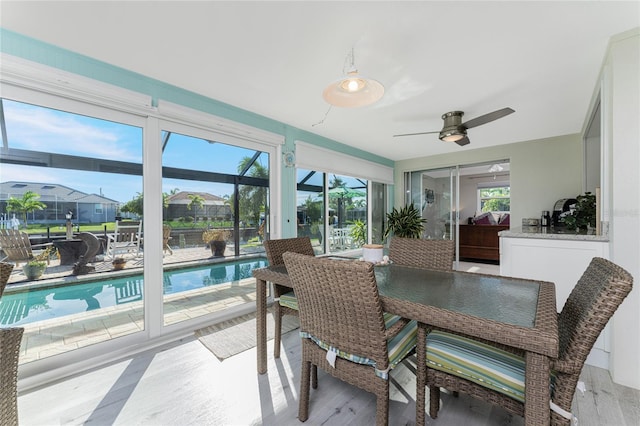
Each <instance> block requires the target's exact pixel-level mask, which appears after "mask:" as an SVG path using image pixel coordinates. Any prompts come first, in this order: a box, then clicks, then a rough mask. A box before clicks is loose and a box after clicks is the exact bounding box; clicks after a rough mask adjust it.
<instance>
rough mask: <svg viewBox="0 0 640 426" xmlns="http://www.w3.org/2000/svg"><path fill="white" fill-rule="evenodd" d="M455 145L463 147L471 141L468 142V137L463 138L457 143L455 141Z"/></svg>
mask: <svg viewBox="0 0 640 426" xmlns="http://www.w3.org/2000/svg"><path fill="white" fill-rule="evenodd" d="M456 143H457V144H458V145H460V146H465V145H469V143H471V141H470V140H469V138H468V137H466V136H465V137H464V138H462V139H460V140H459V141H456Z"/></svg>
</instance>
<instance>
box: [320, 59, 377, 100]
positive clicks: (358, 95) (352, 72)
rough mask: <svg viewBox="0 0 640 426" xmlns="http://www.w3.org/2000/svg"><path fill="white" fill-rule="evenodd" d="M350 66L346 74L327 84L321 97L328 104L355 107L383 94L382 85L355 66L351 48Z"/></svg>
mask: <svg viewBox="0 0 640 426" xmlns="http://www.w3.org/2000/svg"><path fill="white" fill-rule="evenodd" d="M350 56H351V67H350V68H349V71H348V72H347V74H346V75H345V76H344V77H342V78H340V79H339V80H336V81H334V82H332V83H331V84H329V85H328V86H327V87H326V88H325V89H324V91H323V92H322V97H323V98H324V100H325V101H327V102H328V103H329V104H331V105H333V106H337V107H343V108H355V107H361V106H365V105H370V104H372V103H374V102H377V101H379V100H380V98H382V95H384V86H383V85H382V84H380V83H379V82H378V81H376V80H373V79H370V78H366V77H364V76H362V75H360V74H359V73H358V70H357V69H356V67H355V59H354V55H353V49H351V55H350Z"/></svg>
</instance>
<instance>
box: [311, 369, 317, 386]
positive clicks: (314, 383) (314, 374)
mask: <svg viewBox="0 0 640 426" xmlns="http://www.w3.org/2000/svg"><path fill="white" fill-rule="evenodd" d="M311 387H312V388H314V389H318V366H317V365H315V364H312V365H311Z"/></svg>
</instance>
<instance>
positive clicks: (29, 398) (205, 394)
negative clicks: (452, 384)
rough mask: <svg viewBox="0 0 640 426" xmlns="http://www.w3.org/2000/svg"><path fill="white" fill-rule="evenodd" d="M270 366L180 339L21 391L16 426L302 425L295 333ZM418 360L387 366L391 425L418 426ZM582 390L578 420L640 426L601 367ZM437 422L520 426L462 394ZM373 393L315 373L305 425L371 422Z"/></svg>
mask: <svg viewBox="0 0 640 426" xmlns="http://www.w3.org/2000/svg"><path fill="white" fill-rule="evenodd" d="M283 348H284V350H283V351H282V357H281V358H280V359H279V360H275V359H274V358H273V356H272V355H271V354H273V341H272V340H271V341H269V345H268V350H269V354H270V356H269V364H268V368H269V371H268V373H267V374H265V375H258V374H257V372H256V350H255V348H254V349H251V350H248V351H245V352H243V353H241V354H238V355H235V356H233V357H231V358H228V359H226V360H224V361H222V362H221V361H219V360H218V359H217V358H216V357H215V356H214V355H213V354H212V353H211V352H209V351H208V350H207V349H206V348H205V347H204V346H203V345H202V344H200V342H199V341H197V340H195V339H188V340H183V341H181V342H176V343H175V344H173V345H171V346H169V347H165V348H162V349H159V350H155V351H151V352H146V353H143V354H140V355H138V356H135V357H134V358H131V359H126V360H123V361H120V362H115V363H113V364H111V365H109V366H106V367H102V368H99V369H96V370H93V371H90V372H87V373H85V374H82V375H79V376H77V377H72V378H69V379H66V380H64V381H61V382H59V383H56V384H53V385H49V386H47V387H45V388H41V389H37V390H34V391H31V392H29V393H24V394H21V395H20V396H19V399H18V411H19V416H20V424H21V425H23V426H29V425H34V426H35V425H38V426H39V425H81V424H89V425H181V426H182V425H259V424H264V425H285V426H286V425H300V424H301V423H300V422H299V421H298V420H297V418H296V415H297V412H298V388H299V369H300V357H299V353H300V338H299V336H298V333H297V331H295V330H294V331H293V332H290V333H287V334H285V335H284V336H283ZM414 371H415V359H411V358H410V359H409V360H408V361H405V363H404V364H403V365H400V366H399V367H398V368H396V369H395V370H394V371H393V372H392V376H391V404H390V405H391V407H390V416H389V420H390V421H389V424H391V425H414V424H415V376H414ZM582 379H583V380H584V381H585V383H586V388H587V390H586V392H585V393H584V394H582V393H581V392H580V391H578V392H577V394H576V397H575V400H574V404H573V408H574V414H575V415H577V417H578V419H579V425H580V426H596V425H597V426H602V425H612V426H613V425H615V426H624V425H629V426H632V425H633V426H637V425H638V424H640V402H639V401H640V391H637V390H632V389H630V388H626V387H623V386H619V385H614V384H612V382H611V380H610V378H609V374H608V372H607V371H605V370H602V369H598V368H595V367H590V366H586V367H585V370H584V371H583V374H582ZM442 404H443V406H442V409H441V411H440V416H439V417H438V419H437V420H432V419H430V418H429V417H428V416H427V424H430V425H441V426H460V425H464V426H471V425H522V424H523V423H524V422H523V419H522V418H519V417H513V416H511V415H509V414H508V413H506V412H505V411H503V410H501V409H499V408H496V407H492V406H490V405H487V404H485V403H482V402H480V401H477V400H473V399H471V398H468V397H466V396H464V395H461V396H460V397H459V398H453V397H451V396H449V395H443V397H442ZM374 415H375V399H374V397H373V395H371V394H368V393H366V392H363V391H360V390H358V389H356V388H354V387H351V386H349V385H345V384H344V383H342V382H340V381H338V380H336V379H334V378H332V377H330V376H327V375H326V374H324V373H322V372H319V386H318V389H317V390H312V392H311V405H310V418H309V420H308V421H307V422H306V423H305V424H307V425H327V426H330V425H372V424H374Z"/></svg>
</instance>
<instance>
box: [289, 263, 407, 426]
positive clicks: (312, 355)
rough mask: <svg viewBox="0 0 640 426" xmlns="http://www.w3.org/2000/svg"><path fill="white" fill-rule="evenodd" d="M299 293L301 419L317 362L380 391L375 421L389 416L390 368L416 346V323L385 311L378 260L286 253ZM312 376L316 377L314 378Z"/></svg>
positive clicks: (353, 382) (306, 409)
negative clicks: (373, 262) (377, 276)
mask: <svg viewBox="0 0 640 426" xmlns="http://www.w3.org/2000/svg"><path fill="white" fill-rule="evenodd" d="M283 258H284V261H285V265H286V267H287V273H288V275H289V278H290V280H291V283H292V285H293V289H294V291H295V292H296V295H297V297H298V304H299V308H300V335H301V337H302V363H301V364H302V367H301V369H302V371H301V380H300V392H299V394H300V401H299V409H298V419H299V420H300V421H305V420H307V419H308V417H309V386H310V384H311V385H312V386H313V387H314V388H316V387H317V379H314V380H311V373H312V368H313V369H314V370H315V369H316V368H317V367H320V368H321V369H323V370H324V371H326V372H327V373H329V374H330V375H332V376H334V377H336V378H339V379H341V380H343V381H345V382H347V383H350V384H351V385H353V386H357V387H359V388H361V389H363V390H365V391H368V392H371V393H374V394H375V395H376V408H377V409H376V424H377V425H386V424H387V423H388V417H389V371H390V370H391V369H392V368H393V367H395V366H396V365H398V363H399V362H401V361H402V360H403V359H404V358H405V357H406V356H408V355H409V354H410V353H411V351H412V350H413V348H414V347H415V339H416V335H417V324H416V322H415V321H408V320H406V319H403V318H400V317H398V316H394V315H388V314H384V313H383V311H382V304H381V301H380V297H379V294H378V286H377V283H376V277H375V273H374V266H373V264H372V263H370V262H359V261H357V260H332V259H327V258H319V257H312V256H305V255H302V254H296V253H285V254H284V255H283ZM310 381H311V382H312V383H310Z"/></svg>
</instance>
